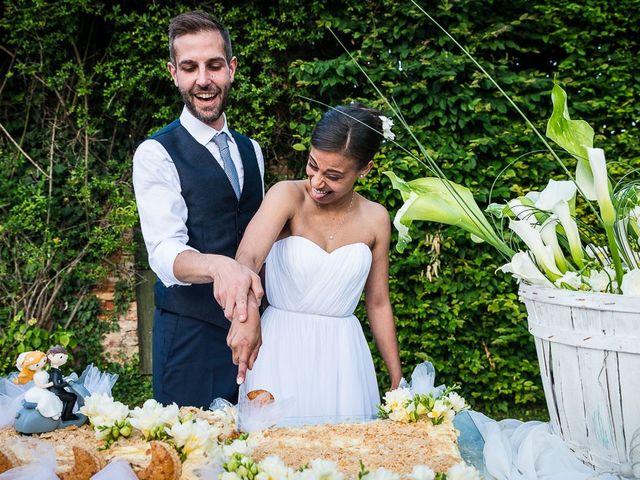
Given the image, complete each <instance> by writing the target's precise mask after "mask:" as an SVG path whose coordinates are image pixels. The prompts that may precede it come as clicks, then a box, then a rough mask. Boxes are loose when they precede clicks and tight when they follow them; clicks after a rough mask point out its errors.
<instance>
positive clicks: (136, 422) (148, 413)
mask: <svg viewBox="0 0 640 480" xmlns="http://www.w3.org/2000/svg"><path fill="white" fill-rule="evenodd" d="M179 411H180V409H179V408H178V406H177V405H176V404H175V403H173V404H171V405H168V406H166V407H165V406H163V405H162V404H161V403H158V402H157V401H156V400H153V399H149V400H147V401H146V402H144V404H143V405H142V407H136V408H134V409H133V410H132V411H131V420H130V423H131V425H132V426H133V427H134V428H137V429H138V430H140V432H142V435H143V436H144V437H145V438H146V439H148V438H149V437H150V436H151V435H152V434H153V431H154V430H156V429H158V428H160V427H164V426H171V425H173V424H175V423H176V422H178V421H179V417H178V414H179Z"/></svg>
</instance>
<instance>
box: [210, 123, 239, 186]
mask: <svg viewBox="0 0 640 480" xmlns="http://www.w3.org/2000/svg"><path fill="white" fill-rule="evenodd" d="M212 140H213V143H215V144H216V145H217V146H218V150H220V156H221V157H222V164H223V165H224V173H226V174H227V178H228V179H229V182H230V183H231V186H232V187H233V191H234V192H235V194H236V198H240V181H239V179H238V172H237V171H236V166H235V165H234V163H233V160H232V159H231V154H230V153H229V142H227V134H226V133H224V132H220V133H218V134H217V135H214V137H213V139H212Z"/></svg>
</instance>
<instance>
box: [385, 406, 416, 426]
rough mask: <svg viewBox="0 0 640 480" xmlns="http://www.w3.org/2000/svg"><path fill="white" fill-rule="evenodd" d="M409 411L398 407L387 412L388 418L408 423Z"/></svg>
mask: <svg viewBox="0 0 640 480" xmlns="http://www.w3.org/2000/svg"><path fill="white" fill-rule="evenodd" d="M410 418H411V417H410V416H409V411H408V410H407V409H406V408H403V407H398V408H396V409H394V410H393V411H392V412H391V413H389V420H393V421H394V422H400V423H409V420H410Z"/></svg>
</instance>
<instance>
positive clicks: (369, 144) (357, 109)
mask: <svg viewBox="0 0 640 480" xmlns="http://www.w3.org/2000/svg"><path fill="white" fill-rule="evenodd" d="M381 142H382V120H381V119H380V112H379V111H377V110H375V109H373V108H367V107H365V106H363V105H361V104H359V103H355V102H354V103H351V104H349V105H341V106H339V107H336V108H332V109H330V110H329V111H328V112H327V113H325V114H324V115H323V116H322V118H321V119H320V121H319V122H318V124H317V125H316V127H315V128H314V129H313V133H311V146H312V147H313V148H316V149H318V150H322V151H323V152H333V153H341V154H342V155H344V156H346V157H349V158H351V159H352V160H353V161H354V162H355V163H356V166H357V167H358V168H364V167H365V166H366V165H367V163H369V162H370V161H371V160H372V159H373V157H374V156H375V154H376V153H377V151H378V149H379V148H380V143H381Z"/></svg>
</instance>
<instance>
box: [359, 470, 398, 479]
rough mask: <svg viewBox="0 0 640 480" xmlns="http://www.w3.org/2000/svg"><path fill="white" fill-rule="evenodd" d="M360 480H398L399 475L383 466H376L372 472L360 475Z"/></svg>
mask: <svg viewBox="0 0 640 480" xmlns="http://www.w3.org/2000/svg"><path fill="white" fill-rule="evenodd" d="M362 480H400V475H398V474H397V473H393V472H390V471H389V470H386V469H384V468H378V469H377V470H374V471H373V472H369V473H367V474H366V475H365V476H364V477H362Z"/></svg>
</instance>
